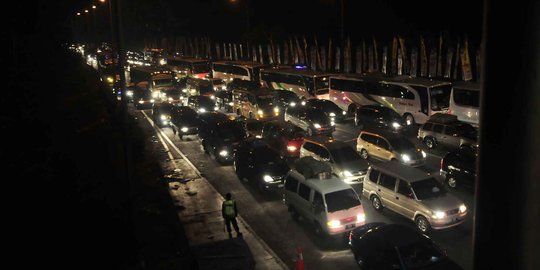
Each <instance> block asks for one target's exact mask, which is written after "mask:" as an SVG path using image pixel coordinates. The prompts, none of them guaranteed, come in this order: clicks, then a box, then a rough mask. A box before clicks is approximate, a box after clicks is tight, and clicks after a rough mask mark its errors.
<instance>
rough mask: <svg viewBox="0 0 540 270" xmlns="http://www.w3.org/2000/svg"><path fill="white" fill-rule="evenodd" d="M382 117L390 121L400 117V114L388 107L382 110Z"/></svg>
mask: <svg viewBox="0 0 540 270" xmlns="http://www.w3.org/2000/svg"><path fill="white" fill-rule="evenodd" d="M382 117H383V119H384V120H386V121H392V120H399V119H401V115H399V114H398V113H397V112H396V111H394V110H391V109H388V110H383V111H382Z"/></svg>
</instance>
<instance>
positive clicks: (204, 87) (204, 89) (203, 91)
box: [199, 83, 214, 95]
mask: <svg viewBox="0 0 540 270" xmlns="http://www.w3.org/2000/svg"><path fill="white" fill-rule="evenodd" d="M213 92H214V87H212V85H210V84H209V83H208V84H207V83H204V84H200V85H199V94H200V95H207V94H211V93H213Z"/></svg>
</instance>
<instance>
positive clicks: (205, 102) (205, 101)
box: [199, 96, 214, 108]
mask: <svg viewBox="0 0 540 270" xmlns="http://www.w3.org/2000/svg"><path fill="white" fill-rule="evenodd" d="M199 106H200V107H212V108H213V107H214V101H213V100H212V99H211V98H210V97H207V96H201V97H199Z"/></svg>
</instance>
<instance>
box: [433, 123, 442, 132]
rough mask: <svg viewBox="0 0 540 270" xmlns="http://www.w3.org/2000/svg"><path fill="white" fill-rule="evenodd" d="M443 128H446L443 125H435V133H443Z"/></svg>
mask: <svg viewBox="0 0 540 270" xmlns="http://www.w3.org/2000/svg"><path fill="white" fill-rule="evenodd" d="M443 127H444V126H443V125H437V124H434V125H433V132H437V133H442V131H443Z"/></svg>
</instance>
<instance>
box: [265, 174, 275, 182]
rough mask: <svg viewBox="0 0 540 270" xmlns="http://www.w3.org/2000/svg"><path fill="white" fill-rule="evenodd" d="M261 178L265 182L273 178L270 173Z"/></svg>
mask: <svg viewBox="0 0 540 270" xmlns="http://www.w3.org/2000/svg"><path fill="white" fill-rule="evenodd" d="M263 180H264V182H267V183H269V182H272V181H274V179H273V178H272V176H270V175H265V176H263Z"/></svg>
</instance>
